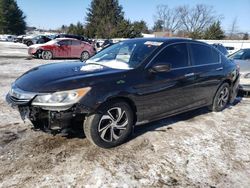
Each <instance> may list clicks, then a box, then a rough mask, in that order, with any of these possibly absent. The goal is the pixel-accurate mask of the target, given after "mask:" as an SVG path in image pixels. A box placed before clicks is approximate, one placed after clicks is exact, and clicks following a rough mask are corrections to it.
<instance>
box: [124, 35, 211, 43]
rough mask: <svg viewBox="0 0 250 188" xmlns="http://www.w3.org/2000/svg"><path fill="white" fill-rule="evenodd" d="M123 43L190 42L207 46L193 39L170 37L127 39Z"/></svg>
mask: <svg viewBox="0 0 250 188" xmlns="http://www.w3.org/2000/svg"><path fill="white" fill-rule="evenodd" d="M125 41H135V42H137V41H138V42H139V41H145V42H147V41H153V42H163V43H165V44H167V43H175V42H192V43H197V44H203V45H204V44H205V45H208V44H207V43H205V42H201V41H197V40H193V39H189V38H174V37H171V38H167V37H165V38H161V37H154V38H134V39H128V40H125Z"/></svg>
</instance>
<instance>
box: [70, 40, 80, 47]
mask: <svg viewBox="0 0 250 188" xmlns="http://www.w3.org/2000/svg"><path fill="white" fill-rule="evenodd" d="M80 44H81V42H80V41H77V40H72V45H73V46H79V45H80Z"/></svg>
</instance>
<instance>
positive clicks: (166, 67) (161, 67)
mask: <svg viewBox="0 0 250 188" xmlns="http://www.w3.org/2000/svg"><path fill="white" fill-rule="evenodd" d="M170 70H171V66H170V64H168V63H166V64H158V65H154V66H153V67H151V68H150V69H149V72H151V73H157V72H168V71H170Z"/></svg>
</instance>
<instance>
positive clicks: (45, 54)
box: [42, 51, 52, 59]
mask: <svg viewBox="0 0 250 188" xmlns="http://www.w3.org/2000/svg"><path fill="white" fill-rule="evenodd" d="M42 58H43V59H52V53H51V52H50V51H43V54H42Z"/></svg>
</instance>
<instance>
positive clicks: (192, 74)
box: [185, 72, 194, 77]
mask: <svg viewBox="0 0 250 188" xmlns="http://www.w3.org/2000/svg"><path fill="white" fill-rule="evenodd" d="M191 76H194V73H193V72H192V73H188V74H185V77H191Z"/></svg>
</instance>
